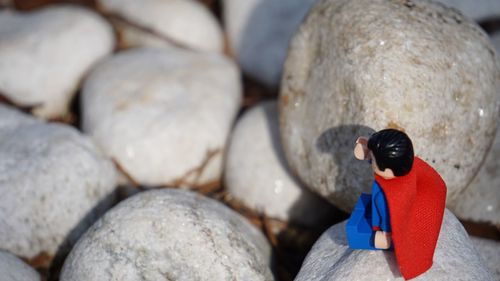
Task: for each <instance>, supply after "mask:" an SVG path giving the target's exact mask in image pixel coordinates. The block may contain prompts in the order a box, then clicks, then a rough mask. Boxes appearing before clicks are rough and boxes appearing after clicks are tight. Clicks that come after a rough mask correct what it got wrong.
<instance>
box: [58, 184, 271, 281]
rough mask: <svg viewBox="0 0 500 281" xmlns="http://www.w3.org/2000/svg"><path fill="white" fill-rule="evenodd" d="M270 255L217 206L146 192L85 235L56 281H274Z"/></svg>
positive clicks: (178, 193)
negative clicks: (58, 280) (59, 278)
mask: <svg viewBox="0 0 500 281" xmlns="http://www.w3.org/2000/svg"><path fill="white" fill-rule="evenodd" d="M269 255H270V247H269V245H268V244H267V241H266V240H265V238H264V236H263V235H262V234H261V233H260V232H259V231H258V230H257V229H256V228H254V227H252V226H251V225H250V224H249V223H248V222H247V221H246V220H245V219H244V218H243V217H241V216H240V215H238V214H237V213H235V212H234V211H232V210H231V209H229V208H227V207H226V206H224V205H222V204H221V203H219V202H217V201H215V200H212V199H208V198H206V197H204V196H202V195H199V194H196V193H194V192H191V191H186V190H174V189H160V190H151V191H146V192H141V193H139V194H137V195H135V196H133V197H130V198H129V199H127V200H125V201H122V202H121V203H120V204H119V205H117V206H116V207H114V208H113V209H112V210H110V211H109V212H107V213H106V214H105V215H104V216H103V217H102V218H101V219H100V220H99V221H98V222H96V223H95V224H94V226H93V227H92V228H91V229H89V231H88V232H87V233H86V234H85V235H84V236H83V237H82V238H81V239H80V241H79V242H78V244H77V245H76V246H75V247H74V249H73V250H72V252H71V253H70V255H69V256H68V258H67V259H66V261H65V263H64V266H63V269H62V273H61V281H69V280H72V281H76V280H124V281H132V280H155V281H156V280H273V277H272V274H271V271H270V269H269Z"/></svg>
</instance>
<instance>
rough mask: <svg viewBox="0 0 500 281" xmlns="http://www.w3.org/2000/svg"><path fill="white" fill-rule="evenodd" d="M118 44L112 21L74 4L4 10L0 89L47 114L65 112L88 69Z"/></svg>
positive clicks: (1, 13)
mask: <svg viewBox="0 0 500 281" xmlns="http://www.w3.org/2000/svg"><path fill="white" fill-rule="evenodd" d="M113 46H114V36H113V32H112V29H111V26H110V25H109V24H108V23H106V21H104V20H103V19H102V18H100V17H99V16H98V15H96V14H95V13H93V12H91V11H90V10H87V9H84V8H78V7H76V6H52V7H48V8H44V9H41V10H38V11H35V12H31V13H18V12H14V11H12V10H2V11H0V94H2V95H4V96H5V97H7V98H8V99H10V100H11V101H12V102H14V103H15V104H17V105H19V106H24V107H33V112H34V114H35V115H37V116H40V117H43V118H57V117H61V116H62V115H64V114H65V113H67V111H68V107H69V103H70V101H71V98H72V97H73V94H74V93H75V91H76V89H77V88H78V86H79V83H80V80H81V79H82V77H83V76H84V75H85V73H86V71H87V70H88V69H89V68H90V67H91V66H92V65H93V64H94V63H95V62H96V61H98V60H99V59H101V58H102V57H104V56H106V55H107V54H109V53H110V52H111V51H112V49H113Z"/></svg>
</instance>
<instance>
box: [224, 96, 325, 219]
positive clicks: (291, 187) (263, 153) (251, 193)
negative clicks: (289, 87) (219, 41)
mask: <svg viewBox="0 0 500 281" xmlns="http://www.w3.org/2000/svg"><path fill="white" fill-rule="evenodd" d="M277 109H278V108H277V104H276V102H275V101H272V102H264V103H261V104H259V105H257V106H255V107H253V108H252V109H250V110H249V111H247V112H246V113H245V114H244V115H243V116H242V117H241V119H240V120H239V121H238V122H237V123H236V127H235V129H234V131H233V135H232V137H231V143H230V145H229V150H228V155H227V160H226V167H225V170H224V174H225V186H226V189H227V191H228V192H229V194H230V195H231V196H233V197H234V198H236V199H237V200H239V201H240V202H242V203H244V205H246V206H247V207H249V208H251V209H253V210H257V211H259V212H262V213H264V214H266V215H267V216H268V217H272V218H277V219H280V220H283V221H289V220H290V221H292V222H296V223H298V224H302V225H309V226H311V225H314V224H317V223H319V222H321V221H324V219H325V218H326V217H327V216H328V215H330V214H331V212H329V211H331V209H332V208H331V207H330V206H329V204H328V203H326V202H325V201H323V199H321V198H320V197H319V196H317V195H315V194H313V193H312V192H310V191H308V190H307V189H304V188H302V187H301V185H300V184H299V183H298V182H297V181H296V180H295V178H294V177H293V176H292V174H290V172H289V171H288V168H287V165H286V162H285V158H284V156H283V151H282V148H281V144H280V139H279V124H278V111H277Z"/></svg>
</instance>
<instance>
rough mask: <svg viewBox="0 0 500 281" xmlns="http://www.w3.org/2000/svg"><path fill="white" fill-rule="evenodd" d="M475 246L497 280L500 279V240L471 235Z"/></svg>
mask: <svg viewBox="0 0 500 281" xmlns="http://www.w3.org/2000/svg"><path fill="white" fill-rule="evenodd" d="M470 239H471V241H472V244H473V245H474V248H475V249H476V250H477V252H478V253H479V256H481V258H482V259H483V261H484V263H485V264H486V265H487V266H488V268H489V269H490V271H491V272H492V273H493V275H494V277H495V280H500V266H499V265H500V242H498V241H493V240H490V239H484V238H479V237H474V236H471V237H470Z"/></svg>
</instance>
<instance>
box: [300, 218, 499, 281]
mask: <svg viewBox="0 0 500 281" xmlns="http://www.w3.org/2000/svg"><path fill="white" fill-rule="evenodd" d="M315 280H323V281H326V280H328V281H334V280H357V281H365V280H404V279H403V277H402V276H401V273H400V272H399V267H398V265H397V263H396V257H395V256H394V253H393V252H386V251H369V250H352V249H349V246H348V244H347V238H346V235H345V222H343V223H340V224H337V225H334V226H332V227H331V228H329V229H328V230H327V231H326V232H325V233H323V235H322V236H321V237H320V238H319V240H318V241H316V243H315V244H314V246H313V248H312V249H311V251H310V252H309V254H308V255H307V257H306V259H305V261H304V263H303V264H302V268H301V269H300V272H299V274H298V275H297V277H296V278H295V281H315ZM412 280H415V281H417V280H418V281H431V280H470V281H473V280H477V281H486V280H490V281H493V280H494V278H493V276H492V274H491V272H489V270H488V269H487V266H486V265H485V264H484V262H483V261H482V259H481V258H480V257H479V255H478V254H477V252H476V250H475V249H474V246H473V244H472V243H471V241H470V239H469V237H468V235H467V233H466V232H465V229H464V228H463V227H462V225H461V224H460V222H459V221H458V220H457V219H456V218H455V216H453V214H452V213H451V212H450V211H448V210H446V211H445V215H444V219H443V225H442V226H441V233H440V234H439V240H438V243H437V247H436V251H435V252H434V264H433V265H432V267H431V268H430V269H429V270H428V271H427V272H425V273H424V274H421V275H419V276H418V277H416V278H414V279H412Z"/></svg>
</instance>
